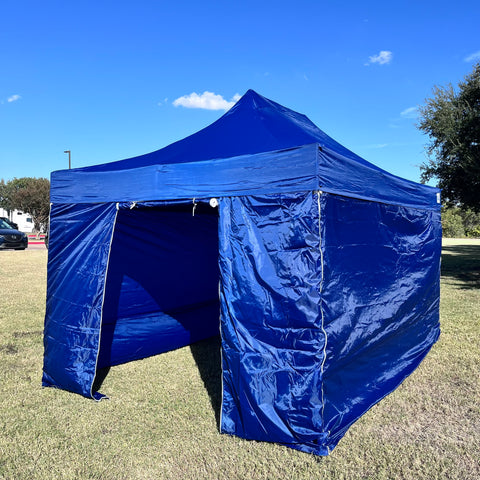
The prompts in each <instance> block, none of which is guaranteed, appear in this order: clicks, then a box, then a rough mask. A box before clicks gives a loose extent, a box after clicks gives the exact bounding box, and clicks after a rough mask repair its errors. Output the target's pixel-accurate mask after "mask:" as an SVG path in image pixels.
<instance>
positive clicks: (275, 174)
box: [51, 90, 439, 208]
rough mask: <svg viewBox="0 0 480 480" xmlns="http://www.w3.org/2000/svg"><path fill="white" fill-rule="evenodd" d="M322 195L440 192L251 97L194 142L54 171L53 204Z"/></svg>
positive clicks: (421, 196)
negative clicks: (384, 167)
mask: <svg viewBox="0 0 480 480" xmlns="http://www.w3.org/2000/svg"><path fill="white" fill-rule="evenodd" d="M308 190H324V191H327V192H331V193H337V194H340V195H345V196H353V197H355V198H361V199H366V200H374V201H380V202H384V203H392V204H397V205H406V206H413V207H419V208H439V201H438V197H437V193H438V192H439V190H438V189H434V188H432V187H428V186H425V185H420V184H417V183H415V182H411V181H409V180H405V179H402V178H399V177H396V176H394V175H391V174H389V173H388V172H386V171H384V170H382V169H380V168H378V167H377V166H375V165H373V164H371V163H369V162H367V161H366V160H364V159H363V158H361V157H359V156H358V155H356V154H354V153H353V152H351V151H350V150H348V149H347V148H345V147H343V146H342V145H340V144H339V143H338V142H336V141H335V140H333V139H332V138H330V137H329V136H328V135H326V134H325V133H324V132H323V131H322V130H320V129H319V128H318V127H317V126H316V125H314V124H313V123H312V122H311V121H310V120H309V119H308V118H307V117H306V116H305V115H302V114H300V113H297V112H294V111H293V110H290V109H288V108H286V107H283V106H282V105H279V104H278V103H275V102H273V101H271V100H268V99H267V98H265V97H262V96H261V95H259V94H258V93H256V92H254V91H253V90H248V91H247V93H246V94H245V95H244V96H243V97H242V98H241V99H240V100H239V101H238V102H237V103H236V104H235V105H234V106H233V107H232V108H231V109H230V110H229V111H228V112H227V113H225V114H224V115H223V116H222V117H221V118H219V119H218V120H217V121H216V122H214V123H212V124H211V125H209V126H208V127H206V128H204V129H203V130H200V131H199V132H197V133H194V134H193V135H190V136H189V137H186V138H184V139H182V140H179V141H178V142H175V143H172V144H171V145H168V146H167V147H165V148H162V149H160V150H156V151H154V152H151V153H148V154H145V155H141V156H138V157H133V158H129V159H126V160H120V161H117V162H111V163H106V164H102V165H94V166H91V167H85V168H78V169H73V170H60V171H57V172H53V173H52V187H51V201H52V203H97V202H128V201H155V200H175V199H186V198H192V197H196V198H201V197H212V196H216V197H221V196H234V195H247V194H270V193H287V192H298V191H308Z"/></svg>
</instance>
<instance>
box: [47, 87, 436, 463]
mask: <svg viewBox="0 0 480 480" xmlns="http://www.w3.org/2000/svg"><path fill="white" fill-rule="evenodd" d="M439 195H440V192H439V190H438V189H435V188H432V187H428V186H425V185H420V184H417V183H414V182H411V181H408V180H405V179H402V178H399V177H396V176H394V175H391V174H390V173H388V172H385V171H384V170H381V169H380V168H378V167H376V166H374V165H372V164H370V163H369V162H367V161H366V160H364V159H362V158H360V157H358V156H357V155H355V154H354V153H353V152H351V151H349V150H348V149H346V148H345V147H343V146H341V145H340V144H339V143H338V142H336V141H335V140H333V139H331V138H330V137H328V135H326V134H325V133H324V132H323V131H321V130H320V129H319V128H318V127H316V126H315V125H314V124H313V123H312V122H311V121H310V120H309V119H308V118H307V117H305V116H304V115H302V114H299V113H297V112H294V111H292V110H289V109H288V108H286V107H283V106H281V105H279V104H277V103H275V102H273V101H271V100H268V99H266V98H264V97H262V96H260V95H258V94H257V93H255V92H253V91H252V90H249V91H248V92H247V93H246V94H245V95H244V96H243V97H242V98H241V99H240V100H239V102H238V103H237V104H236V105H235V106H234V107H233V108H232V109H231V110H229V111H228V112H227V113H226V114H225V115H224V116H222V117H221V118H220V119H219V120H217V121H216V122H214V123H213V124H212V125H210V126H208V127H206V128H205V129H203V130H201V131H199V132H197V133H195V134H193V135H191V136H190V137H187V138H185V139H183V140H180V141H179V142H176V143H174V144H172V145H169V146H167V147H165V148H163V149H161V150H158V151H156V152H152V153H149V154H146V155H142V156H139V157H134V158H130V159H126V160H120V161H118V162H113V163H110V164H104V165H96V166H92V167H86V168H81V169H73V170H64V171H58V172H53V173H52V176H51V201H52V209H51V218H50V249H49V259H48V285H47V305H46V316H45V334H44V345H45V353H44V369H43V380H42V383H43V385H44V386H53V387H58V388H62V389H65V390H69V391H72V392H75V393H78V394H80V395H83V396H85V397H89V398H95V399H99V398H101V394H100V393H99V392H96V391H95V390H94V385H95V378H96V375H97V372H98V370H99V369H100V368H106V367H110V366H114V365H119V364H121V363H125V362H129V361H133V360H137V359H140V358H145V357H148V356H151V355H156V354H159V353H162V352H166V351H169V350H172V349H175V348H179V347H182V346H185V345H189V344H191V343H193V342H196V341H198V340H201V339H204V338H208V337H210V336H212V335H216V334H218V332H219V331H220V334H221V340H222V347H221V348H222V366H221V368H222V382H223V398H222V407H221V422H220V430H221V431H222V432H223V433H227V434H232V435H237V436H239V437H242V438H246V439H255V440H260V441H268V442H276V443H280V444H283V445H285V446H288V447H291V448H294V449H298V450H301V451H304V452H308V453H313V454H316V455H328V454H329V453H330V452H331V451H332V449H333V448H334V447H335V446H336V445H337V444H338V442H339V441H340V439H341V438H342V437H343V435H344V434H345V433H346V431H347V430H348V428H349V427H350V426H351V425H352V423H353V422H355V421H356V420H357V419H358V418H359V417H360V416H362V415H363V414H364V413H365V412H367V411H368V410H369V409H370V408H371V407H372V406H373V405H374V404H375V403H377V402H378V401H380V400H381V399H382V398H383V397H384V396H385V395H387V394H388V393H390V392H391V391H392V390H394V389H395V388H396V387H397V386H398V385H399V384H400V383H401V382H402V381H403V380H404V379H405V378H406V377H407V376H408V375H410V374H411V373H412V372H413V371H414V370H415V368H416V367H417V366H418V365H419V363H420V362H421V361H422V359H423V358H424V357H425V355H426V354H427V353H428V351H429V350H430V348H431V347H432V346H433V344H434V343H435V342H436V341H437V339H438V337H439V334H440V326H439V275H440V271H439V266H440V248H441V224H440V202H439ZM211 199H213V201H212V202H210V200H211ZM219 368H220V366H219Z"/></svg>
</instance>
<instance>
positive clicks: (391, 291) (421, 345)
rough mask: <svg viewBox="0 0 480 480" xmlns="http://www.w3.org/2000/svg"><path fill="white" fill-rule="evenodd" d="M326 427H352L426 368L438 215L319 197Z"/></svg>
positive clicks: (432, 329)
mask: <svg viewBox="0 0 480 480" xmlns="http://www.w3.org/2000/svg"><path fill="white" fill-rule="evenodd" d="M321 212H322V214H321V217H322V243H323V251H324V282H323V290H322V303H323V311H324V325H325V330H326V333H327V340H328V341H327V359H326V362H325V372H324V373H325V376H324V393H325V410H324V415H325V416H324V419H325V429H326V430H327V431H328V432H329V438H328V442H329V444H330V445H331V447H334V446H335V445H336V444H337V443H338V441H339V440H340V439H341V438H342V437H343V435H344V434H345V432H346V430H347V429H348V427H349V426H350V425H351V424H352V423H353V422H355V421H356V420H357V419H358V418H359V417H360V416H361V415H363V414H364V413H365V412H366V411H367V410H368V409H369V408H371V407H372V406H373V405H374V404H375V403H377V402H378V401H380V400H381V399H382V398H383V397H385V396H386V395H387V394H388V393H390V392H392V391H393V390H394V389H395V388H396V387H398V385H399V384H400V383H401V382H402V381H403V380H404V379H405V378H406V377H407V376H408V375H410V374H411V373H412V372H413V370H415V368H416V367H417V366H418V365H419V364H420V362H421V361H422V359H423V358H424V357H425V355H426V354H427V353H428V351H429V350H430V348H431V347H432V345H433V344H434V343H435V342H436V341H437V339H438V337H439V334H440V325H439V298H440V283H439V281H440V252H441V224H440V211H439V210H438V209H433V208H425V209H417V208H411V207H401V206H395V205H387V204H382V203H377V202H369V201H363V200H357V199H352V198H346V197H341V196H337V195H329V194H323V195H322V197H321Z"/></svg>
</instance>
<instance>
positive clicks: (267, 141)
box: [82, 90, 378, 172]
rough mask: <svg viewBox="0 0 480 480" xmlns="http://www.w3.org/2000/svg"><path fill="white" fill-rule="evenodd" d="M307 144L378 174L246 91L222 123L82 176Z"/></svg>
mask: <svg viewBox="0 0 480 480" xmlns="http://www.w3.org/2000/svg"><path fill="white" fill-rule="evenodd" d="M310 143H318V144H319V145H321V146H322V147H326V148H329V149H330V150H333V151H334V152H336V153H338V154H340V155H342V156H344V157H347V158H350V159H352V160H355V161H357V162H359V163H361V164H364V165H369V166H370V167H372V168H378V167H376V166H375V165H373V164H371V163H369V162H367V161H366V160H364V159H363V158H361V157H359V156H358V155H356V154H355V153H353V152H351V151H350V150H348V149H347V148H345V147H344V146H343V145H340V144H339V143H338V142H336V141H335V140H334V139H333V138H331V137H329V136H328V135H327V134H326V133H325V132H323V131H322V130H320V129H319V128H318V127H317V126H316V125H315V124H314V123H313V122H312V121H311V120H310V119H309V118H308V117H306V116H305V115H303V114H301V113H298V112H295V111H293V110H290V109H289V108H286V107H284V106H282V105H280V104H278V103H276V102H273V101H272V100H269V99H268V98H265V97H262V96H261V95H259V94H258V93H257V92H255V91H254V90H248V91H247V93H245V95H243V97H242V98H240V100H239V101H238V102H237V103H236V104H235V105H234V106H233V107H232V108H231V109H230V110H229V111H228V112H226V113H225V114H224V115H223V116H222V117H220V118H219V119H218V120H217V121H215V122H214V123H212V124H211V125H208V126H207V127H205V128H204V129H202V130H200V131H198V132H196V133H194V134H193V135H190V136H188V137H186V138H184V139H182V140H179V141H177V142H174V143H172V144H170V145H168V146H167V147H164V148H162V149H160V150H156V151H154V152H151V153H147V154H145V155H140V156H138V157H132V158H128V159H125V160H120V161H117V162H111V163H105V164H102V165H94V166H91V167H85V168H83V169H82V170H87V171H91V172H93V171H112V170H124V169H130V168H138V167H146V166H149V165H162V164H170V163H184V162H197V161H200V160H211V159H214V158H229V157H236V156H239V155H246V154H254V153H260V152H270V151H273V150H283V149H287V148H292V147H298V146H301V145H306V144H310Z"/></svg>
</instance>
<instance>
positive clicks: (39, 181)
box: [0, 177, 50, 230]
mask: <svg viewBox="0 0 480 480" xmlns="http://www.w3.org/2000/svg"><path fill="white" fill-rule="evenodd" d="M0 206H2V207H3V208H5V209H7V210H21V211H22V212H24V213H28V214H29V215H31V216H32V220H33V223H34V226H35V229H37V230H39V229H40V226H41V225H46V224H47V222H48V216H49V214H50V182H49V181H48V179H46V178H32V177H23V178H14V179H13V180H10V181H8V182H6V183H5V181H4V180H1V181H0Z"/></svg>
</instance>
